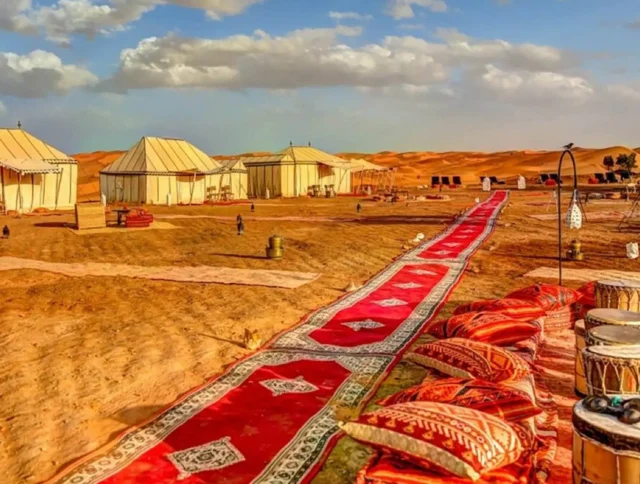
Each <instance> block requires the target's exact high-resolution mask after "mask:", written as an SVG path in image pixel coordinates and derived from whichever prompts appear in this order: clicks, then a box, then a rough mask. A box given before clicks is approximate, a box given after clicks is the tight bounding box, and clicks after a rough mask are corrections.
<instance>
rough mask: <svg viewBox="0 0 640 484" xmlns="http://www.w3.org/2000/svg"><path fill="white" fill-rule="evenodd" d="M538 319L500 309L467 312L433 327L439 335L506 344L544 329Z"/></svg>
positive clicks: (500, 344) (431, 328)
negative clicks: (520, 316)
mask: <svg viewBox="0 0 640 484" xmlns="http://www.w3.org/2000/svg"><path fill="white" fill-rule="evenodd" d="M540 330H541V326H540V324H539V323H538V322H537V321H535V320H534V321H523V320H519V319H514V318H511V317H509V316H505V315H503V314H500V313H484V312H483V313H465V314H459V315H458V316H452V317H451V318H449V319H448V320H446V321H440V322H439V325H438V324H436V325H434V326H432V327H430V328H429V333H430V334H432V335H433V336H436V337H439V338H454V337H455V338H466V339H472V340H474V341H480V342H483V343H491V344H494V345H498V346H505V345H510V344H514V343H517V342H519V341H523V340H526V339H528V338H531V337H533V336H535V335H537V334H538V333H540Z"/></svg>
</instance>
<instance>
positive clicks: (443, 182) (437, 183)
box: [431, 176, 462, 188]
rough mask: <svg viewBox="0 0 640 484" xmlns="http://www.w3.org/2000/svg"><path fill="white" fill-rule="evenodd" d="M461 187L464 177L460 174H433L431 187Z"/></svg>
mask: <svg viewBox="0 0 640 484" xmlns="http://www.w3.org/2000/svg"><path fill="white" fill-rule="evenodd" d="M441 186H442V187H449V188H459V187H461V186H462V177H460V176H432V177H431V188H440V187H441Z"/></svg>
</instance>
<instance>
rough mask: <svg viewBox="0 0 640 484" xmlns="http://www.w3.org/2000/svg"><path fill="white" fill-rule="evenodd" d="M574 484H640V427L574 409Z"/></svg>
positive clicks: (582, 409) (581, 404) (577, 404)
mask: <svg viewBox="0 0 640 484" xmlns="http://www.w3.org/2000/svg"><path fill="white" fill-rule="evenodd" d="M573 484H640V424H634V425H627V424H623V423H622V422H620V421H619V420H618V419H617V418H616V417H614V416H611V415H605V414H600V413H594V412H590V411H588V410H587V409H585V408H584V406H583V402H582V401H580V402H578V403H576V405H575V406H574V407H573Z"/></svg>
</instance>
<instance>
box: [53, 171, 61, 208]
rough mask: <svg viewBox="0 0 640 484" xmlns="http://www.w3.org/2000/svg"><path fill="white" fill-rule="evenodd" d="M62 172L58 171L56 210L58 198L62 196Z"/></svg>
mask: <svg viewBox="0 0 640 484" xmlns="http://www.w3.org/2000/svg"><path fill="white" fill-rule="evenodd" d="M61 174H62V173H61V172H58V173H56V205H55V207H54V209H55V210H58V199H59V198H60V185H61V184H62V177H61V176H60V175H61Z"/></svg>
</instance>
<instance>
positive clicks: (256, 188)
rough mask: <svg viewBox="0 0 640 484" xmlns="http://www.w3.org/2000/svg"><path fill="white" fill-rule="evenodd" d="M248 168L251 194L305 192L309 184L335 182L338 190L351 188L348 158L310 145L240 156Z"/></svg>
mask: <svg viewBox="0 0 640 484" xmlns="http://www.w3.org/2000/svg"><path fill="white" fill-rule="evenodd" d="M240 161H242V163H244V165H245V166H246V167H247V170H248V181H249V190H248V191H249V196H250V197H264V196H265V194H266V192H267V190H268V191H269V194H270V195H271V196H272V197H273V196H275V197H298V196H300V195H306V194H307V193H308V192H309V189H310V187H312V186H314V185H320V186H321V187H324V186H326V185H333V187H334V190H335V192H336V193H337V194H340V193H350V192H351V165H350V164H349V162H348V161H346V160H343V159H342V158H338V157H337V156H334V155H331V154H329V153H325V152H324V151H321V150H319V149H317V148H312V147H311V146H289V148H286V149H284V150H282V151H280V152H279V153H275V154H273V155H267V156H257V157H247V158H241V159H240Z"/></svg>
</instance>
